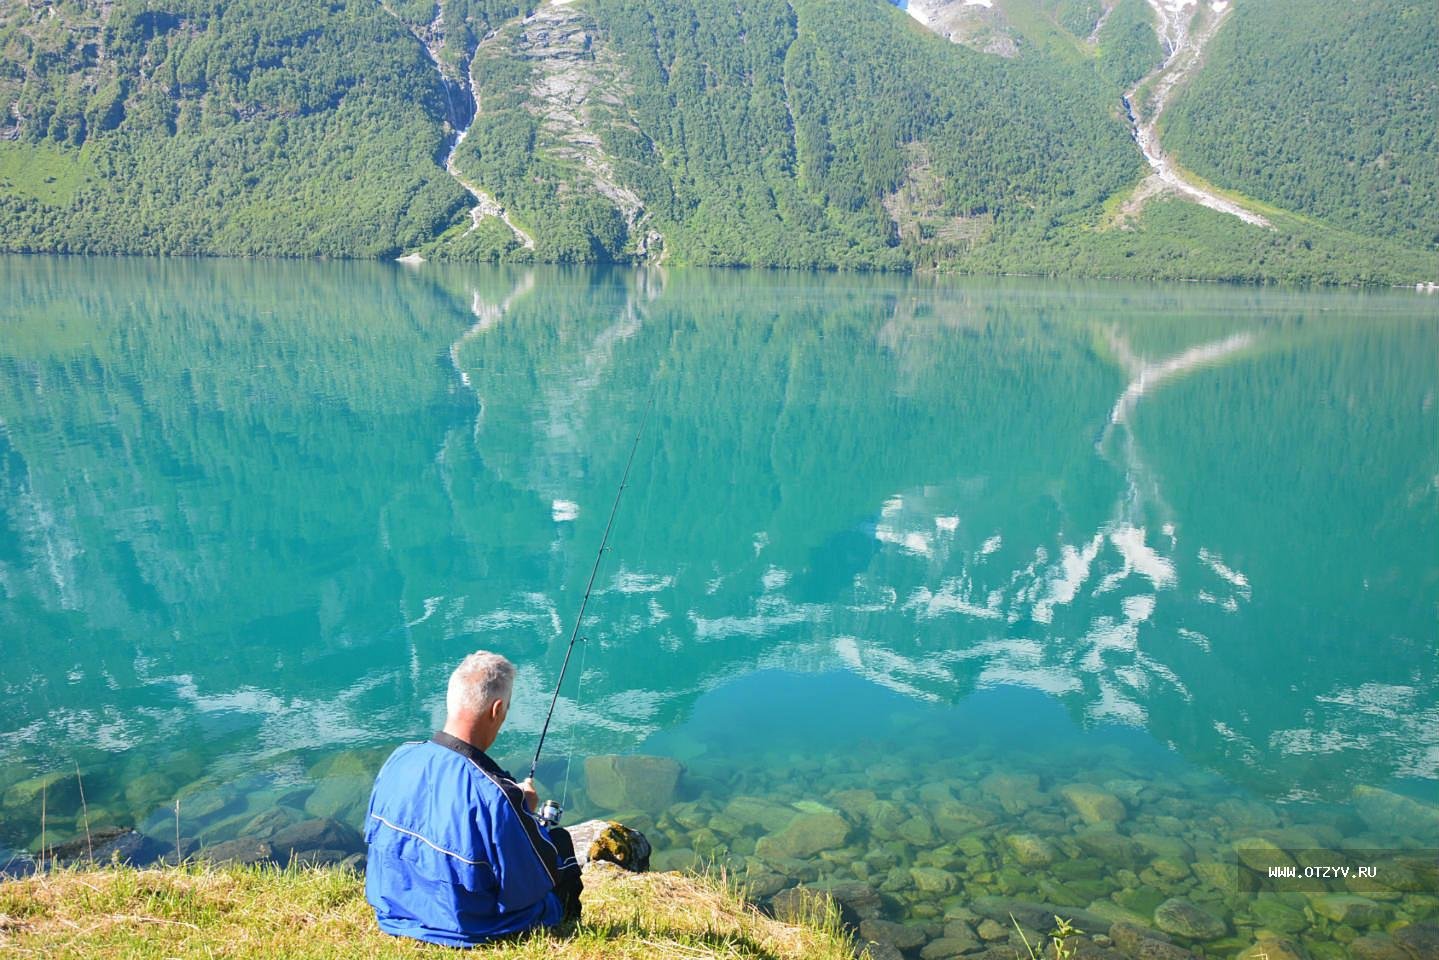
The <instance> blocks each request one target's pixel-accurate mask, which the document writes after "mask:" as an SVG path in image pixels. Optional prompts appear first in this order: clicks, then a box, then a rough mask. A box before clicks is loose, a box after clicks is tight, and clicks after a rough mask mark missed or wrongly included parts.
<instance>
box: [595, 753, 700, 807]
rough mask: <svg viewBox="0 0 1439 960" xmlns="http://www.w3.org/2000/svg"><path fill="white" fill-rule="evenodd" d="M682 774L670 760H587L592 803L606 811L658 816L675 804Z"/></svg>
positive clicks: (633, 758)
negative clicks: (636, 811) (637, 811)
mask: <svg viewBox="0 0 1439 960" xmlns="http://www.w3.org/2000/svg"><path fill="white" fill-rule="evenodd" d="M683 771H684V768H683V767H681V766H680V764H679V761H677V760H672V759H670V758H669V757H646V756H625V757H621V756H614V755H600V756H594V757H586V758H585V785H586V789H587V791H588V793H589V797H590V799H591V800H593V801H594V802H595V803H596V804H597V805H598V806H600V807H603V808H605V809H607V810H620V809H623V808H627V807H635V808H638V809H640V810H646V811H648V812H650V813H659V812H661V811H663V810H665V809H667V808H668V807H669V806H670V805H671V804H673V803H674V799H675V790H676V788H677V787H678V786H679V780H680V775H681V774H682V773H683Z"/></svg>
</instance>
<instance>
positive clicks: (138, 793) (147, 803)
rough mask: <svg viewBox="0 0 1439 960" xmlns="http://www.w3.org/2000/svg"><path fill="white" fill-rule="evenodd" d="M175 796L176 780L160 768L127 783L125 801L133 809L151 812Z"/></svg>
mask: <svg viewBox="0 0 1439 960" xmlns="http://www.w3.org/2000/svg"><path fill="white" fill-rule="evenodd" d="M174 796H175V784H174V782H173V781H172V780H171V779H170V778H169V777H167V776H165V775H164V774H163V773H160V772H159V771H158V770H152V771H150V772H149V773H142V774H140V776H138V777H136V778H135V779H133V780H131V781H129V782H128V783H126V784H125V802H126V803H128V804H129V805H130V808H131V809H132V810H136V811H139V812H142V813H149V812H150V811H151V810H152V809H154V808H155V807H157V806H159V805H160V804H162V803H164V802H165V801H167V800H173V799H174Z"/></svg>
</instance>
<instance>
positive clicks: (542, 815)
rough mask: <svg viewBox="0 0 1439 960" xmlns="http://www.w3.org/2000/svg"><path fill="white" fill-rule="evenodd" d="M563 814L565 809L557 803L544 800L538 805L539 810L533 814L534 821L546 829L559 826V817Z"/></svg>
mask: <svg viewBox="0 0 1439 960" xmlns="http://www.w3.org/2000/svg"><path fill="white" fill-rule="evenodd" d="M564 812H565V808H564V807H562V806H560V805H559V802H558V801H555V800H546V801H545V802H544V803H542V804H540V809H539V811H538V812H537V813H536V814H535V819H536V820H538V821H539V822H540V823H541V824H542V825H544V826H546V827H558V826H559V825H560V817H561V816H563V815H564Z"/></svg>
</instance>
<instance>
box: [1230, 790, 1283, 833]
mask: <svg viewBox="0 0 1439 960" xmlns="http://www.w3.org/2000/svg"><path fill="white" fill-rule="evenodd" d="M1214 810H1215V812H1216V813H1218V814H1219V815H1220V816H1221V817H1223V818H1224V819H1225V820H1227V821H1228V822H1229V823H1230V824H1231V825H1232V826H1235V827H1242V828H1245V829H1259V830H1263V829H1267V828H1269V827H1274V826H1277V825H1278V824H1279V817H1278V815H1277V814H1275V812H1274V811H1273V810H1272V809H1271V808H1270V807H1269V806H1268V805H1267V804H1263V803H1258V802H1256V801H1253V800H1240V799H1238V798H1237V797H1230V798H1229V799H1227V800H1221V801H1219V802H1218V803H1216V804H1215V805H1214Z"/></svg>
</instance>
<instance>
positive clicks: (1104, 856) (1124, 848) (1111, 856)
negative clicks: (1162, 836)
mask: <svg viewBox="0 0 1439 960" xmlns="http://www.w3.org/2000/svg"><path fill="white" fill-rule="evenodd" d="M1074 842H1075V843H1077V844H1078V845H1079V848H1080V849H1081V850H1083V851H1084V852H1085V853H1087V854H1089V855H1090V856H1092V857H1096V858H1098V859H1099V860H1102V861H1103V862H1104V863H1106V864H1108V865H1109V866H1110V867H1132V866H1136V865H1137V864H1138V863H1139V860H1140V856H1139V846H1138V844H1136V843H1135V842H1134V841H1133V840H1131V839H1129V838H1128V837H1126V836H1124V835H1123V834H1121V833H1118V832H1117V831H1115V830H1107V829H1104V828H1100V827H1092V828H1090V829H1087V830H1081V831H1079V832H1077V833H1075V834H1074Z"/></svg>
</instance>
